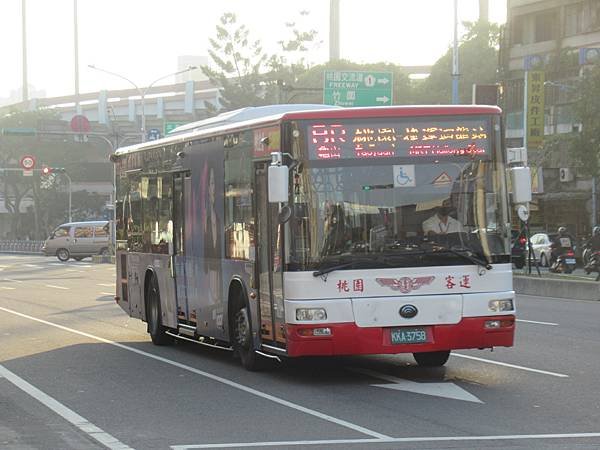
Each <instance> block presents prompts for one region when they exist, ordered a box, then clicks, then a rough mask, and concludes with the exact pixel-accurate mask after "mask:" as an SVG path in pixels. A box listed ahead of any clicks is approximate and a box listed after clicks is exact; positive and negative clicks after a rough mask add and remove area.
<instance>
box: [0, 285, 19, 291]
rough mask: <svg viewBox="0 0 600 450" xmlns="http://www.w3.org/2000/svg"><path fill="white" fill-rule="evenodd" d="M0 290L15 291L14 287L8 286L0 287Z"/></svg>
mask: <svg viewBox="0 0 600 450" xmlns="http://www.w3.org/2000/svg"><path fill="white" fill-rule="evenodd" d="M0 289H6V290H7V291H13V290H15V289H16V287H10V286H0Z"/></svg>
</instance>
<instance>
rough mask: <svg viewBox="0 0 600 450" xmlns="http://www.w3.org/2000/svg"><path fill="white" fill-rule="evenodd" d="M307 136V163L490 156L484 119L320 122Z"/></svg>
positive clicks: (309, 127) (312, 126)
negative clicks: (354, 159)
mask: <svg viewBox="0 0 600 450" xmlns="http://www.w3.org/2000/svg"><path fill="white" fill-rule="evenodd" d="M403 122H404V123H403ZM419 122H422V123H419ZM307 133H308V136H307V137H308V150H309V157H310V159H320V160H327V159H353V158H392V157H415V158H418V157H461V156H471V157H472V156H476V155H485V154H487V153H489V139H488V137H489V133H488V125H487V121H486V120H484V119H469V118H467V119H463V120H458V121H448V120H444V121H435V122H432V121H431V119H428V120H427V121H425V120H419V119H414V118H413V119H409V120H406V119H398V121H397V122H396V123H388V122H386V123H383V122H381V121H380V120H371V121H368V122H364V121H363V122H358V121H354V120H348V121H337V122H320V123H310V124H309V125H308V127H307Z"/></svg>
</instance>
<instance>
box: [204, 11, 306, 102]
mask: <svg viewBox="0 0 600 450" xmlns="http://www.w3.org/2000/svg"><path fill="white" fill-rule="evenodd" d="M300 15H301V16H307V15H308V12H307V11H302V12H301V13H300ZM286 28H287V29H288V31H289V32H290V33H291V37H289V38H287V39H284V40H281V41H279V42H278V43H279V45H280V46H281V50H282V52H281V53H280V54H277V55H268V54H267V53H266V52H264V50H263V48H262V44H261V42H260V40H251V38H250V32H249V30H248V29H247V28H246V26H245V25H238V23H237V17H236V15H235V14H233V13H225V14H223V16H222V17H221V19H220V24H219V25H217V27H216V37H215V38H211V39H209V43H210V49H209V51H208V53H209V55H210V58H211V59H212V61H213V63H214V65H215V66H216V68H210V67H209V66H203V67H202V71H203V72H204V74H205V75H206V76H207V77H208V78H209V80H210V81H211V82H212V83H214V84H215V85H217V86H220V87H221V88H222V91H221V106H222V108H221V109H222V110H234V109H238V108H243V107H246V106H262V105H270V104H273V103H277V102H278V94H279V93H278V87H277V80H282V81H284V82H287V83H290V82H294V81H295V80H296V79H297V76H298V75H299V74H300V73H302V72H304V71H305V70H306V69H307V67H308V63H307V62H306V60H305V59H304V58H303V57H302V56H301V55H303V54H305V53H306V52H307V51H308V50H309V49H310V48H311V46H312V45H313V44H315V43H316V38H317V32H316V30H308V31H306V30H302V29H300V28H299V27H297V26H296V22H289V23H286ZM209 109H213V111H211V112H216V109H218V108H216V105H211V106H209Z"/></svg>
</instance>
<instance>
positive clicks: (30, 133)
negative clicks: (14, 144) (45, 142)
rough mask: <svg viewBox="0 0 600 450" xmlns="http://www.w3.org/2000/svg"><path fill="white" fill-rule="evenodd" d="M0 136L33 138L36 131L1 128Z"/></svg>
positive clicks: (33, 129) (31, 129) (32, 129)
mask: <svg viewBox="0 0 600 450" xmlns="http://www.w3.org/2000/svg"><path fill="white" fill-rule="evenodd" d="M0 134H2V135H3V136H35V135H36V134H37V130H36V129H35V128H2V129H0Z"/></svg>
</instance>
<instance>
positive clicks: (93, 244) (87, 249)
mask: <svg viewBox="0 0 600 450" xmlns="http://www.w3.org/2000/svg"><path fill="white" fill-rule="evenodd" d="M109 243H110V222H109V221H108V220H99V221H94V222H71V223H64V224H62V225H60V226H58V227H57V228H56V229H55V230H54V231H53V232H52V234H50V236H49V237H48V239H46V241H45V242H44V245H43V246H42V252H43V253H44V255H46V256H54V255H56V257H57V258H58V259H59V260H60V261H68V260H69V258H73V259H75V260H76V261H81V260H82V259H83V258H85V257H87V256H92V255H108V252H109V250H108V248H109Z"/></svg>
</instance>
